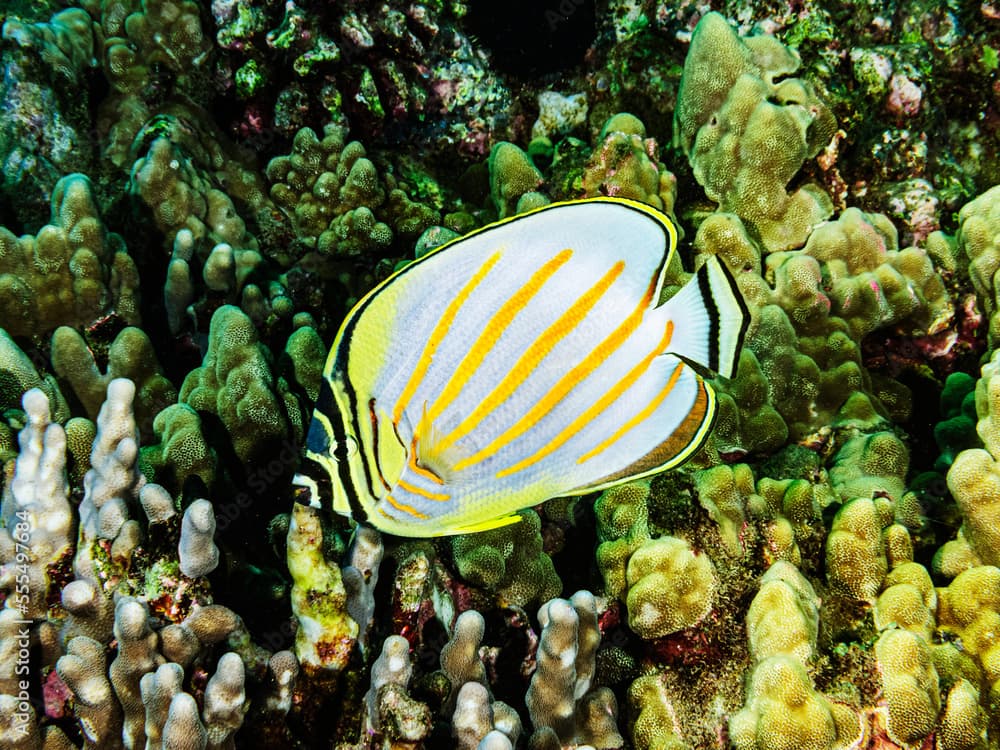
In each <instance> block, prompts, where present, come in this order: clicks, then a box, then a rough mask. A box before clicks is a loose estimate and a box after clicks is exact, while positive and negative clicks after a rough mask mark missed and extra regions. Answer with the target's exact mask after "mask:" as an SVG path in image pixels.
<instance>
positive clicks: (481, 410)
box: [445, 261, 648, 470]
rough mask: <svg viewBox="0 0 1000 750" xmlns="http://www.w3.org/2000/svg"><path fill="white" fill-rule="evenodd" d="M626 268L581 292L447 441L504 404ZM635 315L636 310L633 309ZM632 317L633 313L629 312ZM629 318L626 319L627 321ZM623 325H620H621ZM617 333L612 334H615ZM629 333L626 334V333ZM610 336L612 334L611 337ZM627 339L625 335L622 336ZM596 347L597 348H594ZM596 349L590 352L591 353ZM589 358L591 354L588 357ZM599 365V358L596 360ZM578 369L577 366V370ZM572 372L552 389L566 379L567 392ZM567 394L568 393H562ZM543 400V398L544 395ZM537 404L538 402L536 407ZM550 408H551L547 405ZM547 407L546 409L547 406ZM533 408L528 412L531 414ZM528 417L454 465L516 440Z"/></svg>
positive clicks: (616, 268) (473, 460)
mask: <svg viewBox="0 0 1000 750" xmlns="http://www.w3.org/2000/svg"><path fill="white" fill-rule="evenodd" d="M623 270H625V263H624V262H622V261H618V262H617V263H615V264H614V265H613V266H612V267H611V268H610V269H609V270H608V272H607V273H605V274H604V276H602V277H601V279H600V280H599V281H598V282H597V283H596V284H594V285H593V286H592V287H591V288H590V289H588V290H587V291H586V292H585V293H584V294H583V295H581V296H580V297H579V298H578V299H577V300H576V302H574V303H573V304H572V305H571V306H570V308H569V309H568V310H567V311H566V312H564V313H563V314H562V315H560V316H559V319H558V320H556V321H555V322H554V323H553V324H552V325H550V326H549V327H548V328H546V329H545V331H543V332H542V334H541V336H539V337H538V338H537V339H536V340H535V341H534V342H533V343H532V344H531V346H529V347H528V349H527V350H526V351H525V352H524V354H522V355H521V356H520V357H519V358H518V360H517V362H516V363H515V364H514V365H513V367H511V368H510V370H509V371H508V372H507V374H506V375H505V376H504V378H503V379H502V380H501V381H500V382H499V383H498V384H497V386H496V387H495V388H494V389H493V391H492V392H491V393H490V394H489V395H488V396H487V397H486V398H485V399H483V400H482V401H481V402H480V403H479V404H477V405H476V408H475V409H473V410H472V412H471V413H470V414H469V416H467V417H466V418H465V419H463V420H462V422H461V423H460V424H459V425H458V426H457V427H456V428H455V429H454V430H453V431H452V433H451V434H450V435H448V437H447V438H446V439H445V445H448V446H451V445H454V443H455V442H457V441H458V440H460V439H461V438H462V437H464V436H465V435H467V434H468V433H469V432H471V431H472V430H473V429H475V427H476V426H477V425H478V424H479V423H480V422H481V421H482V420H483V419H484V418H485V417H486V416H487V415H488V414H489V413H490V412H491V411H493V410H494V409H496V408H497V407H498V406H499V405H500V404H502V403H503V402H504V401H505V400H506V399H508V398H509V397H510V396H511V394H513V393H514V391H516V390H517V389H518V388H519V387H520V386H521V384H522V383H524V381H525V380H527V379H528V378H529V377H531V374H532V373H533V372H534V371H535V368H536V367H538V364H539V363H540V362H541V361H542V360H543V359H544V358H545V356H546V355H547V354H548V353H549V352H550V351H552V348H553V347H554V346H555V345H556V344H557V343H559V342H560V341H561V340H562V339H563V338H565V337H566V336H568V335H569V334H570V333H572V332H573V330H574V329H575V328H576V327H577V326H578V325H579V324H580V322H581V321H583V319H584V318H585V317H586V316H587V313H589V312H590V310H591V309H592V308H593V307H594V305H596V304H597V302H598V300H600V299H601V297H602V296H604V294H605V292H607V291H608V289H610V288H611V285H612V284H614V282H615V280H616V279H617V278H618V277H619V276H620V275H621V273H622V271H623ZM644 302H645V305H648V300H644ZM645 305H643V304H642V303H640V308H641V309H637V311H638V316H636V320H635V325H636V326H637V325H638V324H639V321H640V320H641V319H642V312H643V311H644V310H645ZM633 315H635V313H633ZM630 317H631V316H630ZM627 324H628V321H626V324H624V325H627ZM624 325H623V326H620V327H619V329H621V328H622V327H624ZM613 335H614V334H612V336H613ZM626 335H627V334H626ZM609 338H611V337H609ZM622 340H624V338H623V339H622ZM595 351H596V350H595ZM593 356H594V353H593V352H592V353H591V357H593ZM588 359H589V358H588ZM595 366H596V362H595ZM578 369H579V366H578V367H577V368H574V372H575V371H577V370H578ZM568 378H569V376H564V377H563V378H561V379H560V381H559V383H557V384H556V386H555V387H554V388H553V390H555V389H557V388H559V385H560V384H561V383H566V388H565V390H566V392H569V389H570V388H571V387H572V384H571V383H570V382H569V380H568ZM563 395H565V394H563ZM560 398H561V396H560ZM543 400H544V399H543ZM537 406H538V405H537V404H536V407H537ZM548 408H551V406H550V407H548ZM546 411H547V409H546ZM530 413H531V412H529V414H530ZM526 419H527V417H525V418H522V419H521V420H519V421H518V423H517V424H515V425H512V426H511V428H510V429H509V430H507V431H506V432H504V433H503V434H502V435H499V436H498V437H497V438H495V439H494V440H493V441H492V442H491V443H490V444H489V445H487V446H486V447H484V448H483V449H481V450H479V451H477V452H476V453H474V454H473V455H471V456H467V457H466V458H464V459H463V460H461V461H459V462H458V463H457V464H455V467H454V468H455V469H456V470H459V469H462V468H465V467H467V466H471V465H472V464H474V463H477V462H479V461H481V460H482V459H483V458H485V457H487V456H490V455H492V454H493V453H495V452H496V451H497V450H499V449H500V448H502V447H503V446H504V445H506V444H507V443H509V442H510V441H511V440H514V439H516V438H517V437H518V435H520V434H521V433H522V432H524V431H525V430H526V429H527V427H528V426H530V424H533V422H531V423H528V424H527V426H525V427H522V426H521V425H522V423H524V422H525V420H526Z"/></svg>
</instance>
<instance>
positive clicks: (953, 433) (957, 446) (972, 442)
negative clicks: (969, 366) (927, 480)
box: [934, 372, 982, 472]
mask: <svg viewBox="0 0 1000 750" xmlns="http://www.w3.org/2000/svg"><path fill="white" fill-rule="evenodd" d="M941 417H942V419H941V421H940V422H938V423H937V424H935V425H934V442H935V443H937V446H938V450H939V451H941V455H940V456H938V459H937V461H935V462H934V470H935V471H940V472H944V471H947V470H948V468H949V467H950V466H951V464H952V463H953V462H954V460H955V456H957V455H958V454H959V453H960V452H961V451H963V450H965V449H966V448H979V447H982V442H981V441H980V439H979V436H978V435H977V434H976V379H975V378H974V377H972V376H971V375H969V374H968V373H965V372H953V373H951V374H949V375H948V378H947V379H946V380H945V381H944V387H943V388H942V389H941Z"/></svg>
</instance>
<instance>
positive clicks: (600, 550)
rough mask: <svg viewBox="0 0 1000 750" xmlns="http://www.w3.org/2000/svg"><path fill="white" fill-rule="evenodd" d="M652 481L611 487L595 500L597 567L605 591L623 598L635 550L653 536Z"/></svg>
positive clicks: (626, 590)
mask: <svg viewBox="0 0 1000 750" xmlns="http://www.w3.org/2000/svg"><path fill="white" fill-rule="evenodd" d="M648 499H649V482H648V481H637V482H628V483H626V484H619V485H617V486H615V487H609V488H608V489H606V490H604V492H602V493H601V496H600V497H599V498H597V502H595V503H594V514H595V516H596V517H597V538H598V539H599V540H600V544H598V546H597V567H598V568H599V569H600V571H601V575H602V576H603V578H604V591H605V592H606V593H607V594H608V596H613V597H615V598H617V599H619V600H620V601H623V602H624V601H625V597H626V594H627V592H628V581H627V578H626V574H625V572H626V569H627V567H628V561H629V558H630V557H631V556H632V553H633V552H635V551H636V550H637V549H639V547H641V546H642V545H643V543H644V542H646V541H647V540H648V539H649V538H650V533H649V511H648V507H647V501H648Z"/></svg>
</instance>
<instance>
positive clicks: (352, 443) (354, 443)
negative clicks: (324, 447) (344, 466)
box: [333, 435, 358, 458]
mask: <svg viewBox="0 0 1000 750" xmlns="http://www.w3.org/2000/svg"><path fill="white" fill-rule="evenodd" d="M338 448H340V443H337V444H336V445H335V446H334V450H333V455H334V456H336V455H337V454H338V453H339V451H338V450H337V449H338ZM357 452H358V440H357V438H355V437H354V435H345V436H344V454H343V455H344V458H351V457H352V456H354V455H355V454H356V453H357Z"/></svg>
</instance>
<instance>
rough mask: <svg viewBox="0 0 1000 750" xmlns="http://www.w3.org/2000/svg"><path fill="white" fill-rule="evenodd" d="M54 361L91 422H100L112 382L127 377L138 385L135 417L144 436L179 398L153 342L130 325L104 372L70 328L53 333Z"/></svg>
mask: <svg viewBox="0 0 1000 750" xmlns="http://www.w3.org/2000/svg"><path fill="white" fill-rule="evenodd" d="M51 359H52V369H53V370H55V371H56V374H57V375H58V376H59V377H60V378H61V379H62V380H63V381H65V382H67V383H69V385H70V388H72V391H73V393H74V395H76V397H77V398H78V399H79V400H80V403H82V404H83V406H84V408H85V409H86V410H87V416H89V417H90V418H91V419H97V414H98V412H99V411H100V410H101V405H102V404H103V403H104V399H105V394H106V393H107V390H108V384H109V383H110V382H111V381H112V380H114V379H115V378H128V379H129V380H131V381H132V382H133V383H135V387H136V402H135V418H136V423H137V424H138V425H139V429H140V431H141V433H142V434H143V435H144V436H148V435H150V434H151V432H152V423H153V418H154V417H155V416H156V415H157V413H158V412H159V411H160V410H161V409H164V408H166V407H167V406H169V405H170V404H172V403H174V401H175V400H176V399H177V389H176V388H174V386H173V384H172V383H171V382H170V381H169V380H167V378H166V377H164V375H163V372H162V370H161V369H160V363H159V362H158V361H157V357H156V350H155V348H154V347H153V343H152V342H151V341H150V340H149V337H148V336H147V335H146V334H145V332H143V331H142V329H140V328H135V327H132V326H130V327H128V328H124V329H122V330H121V331H120V332H119V333H118V335H117V336H115V339H114V341H112V342H111V345H110V346H109V347H108V350H107V365H106V367H105V371H104V372H101V370H100V367H99V366H98V364H97V362H96V360H95V358H94V352H93V351H92V350H91V348H90V347H89V346H88V345H87V342H86V341H85V340H84V338H83V336H81V335H80V334H79V333H78V332H77V331H76V330H75V329H73V328H69V327H67V326H62V327H60V328H57V329H56V331H55V333H53V334H52V354H51Z"/></svg>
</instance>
